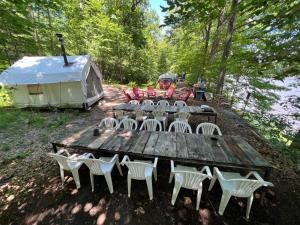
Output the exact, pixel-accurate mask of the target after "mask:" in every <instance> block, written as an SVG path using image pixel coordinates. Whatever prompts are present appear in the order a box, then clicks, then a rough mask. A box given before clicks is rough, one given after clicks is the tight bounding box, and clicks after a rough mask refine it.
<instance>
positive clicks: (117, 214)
mask: <svg viewBox="0 0 300 225" xmlns="http://www.w3.org/2000/svg"><path fill="white" fill-rule="evenodd" d="M114 218H115V220H116V221H119V220H120V219H121V214H120V213H119V212H115V215H114Z"/></svg>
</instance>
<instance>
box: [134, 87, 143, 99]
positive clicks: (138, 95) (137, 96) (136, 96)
mask: <svg viewBox="0 0 300 225" xmlns="http://www.w3.org/2000/svg"><path fill="white" fill-rule="evenodd" d="M132 92H133V95H134V97H133V99H135V100H138V101H143V99H144V93H143V92H142V91H141V90H140V89H138V88H137V87H134V88H132Z"/></svg>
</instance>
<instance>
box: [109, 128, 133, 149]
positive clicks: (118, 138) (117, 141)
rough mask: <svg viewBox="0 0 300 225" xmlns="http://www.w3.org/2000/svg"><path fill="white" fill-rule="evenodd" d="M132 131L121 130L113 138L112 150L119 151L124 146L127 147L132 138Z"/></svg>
mask: <svg viewBox="0 0 300 225" xmlns="http://www.w3.org/2000/svg"><path fill="white" fill-rule="evenodd" d="M130 134H131V131H130V130H119V131H118V133H116V135H115V136H114V138H113V141H112V142H111V143H110V144H111V145H110V147H109V149H110V150H113V151H119V150H120V149H121V148H122V147H123V146H125V145H126V144H127V142H128V140H129V138H130Z"/></svg>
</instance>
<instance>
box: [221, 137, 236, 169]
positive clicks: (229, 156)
mask: <svg viewBox="0 0 300 225" xmlns="http://www.w3.org/2000/svg"><path fill="white" fill-rule="evenodd" d="M218 143H219V144H220V146H221V148H222V149H223V151H224V153H225V154H226V156H227V161H228V162H229V163H237V164H241V161H240V160H239V159H238V158H237V157H236V156H235V154H233V152H232V151H231V149H230V148H229V146H228V145H227V143H226V142H225V140H224V138H223V137H220V136H218Z"/></svg>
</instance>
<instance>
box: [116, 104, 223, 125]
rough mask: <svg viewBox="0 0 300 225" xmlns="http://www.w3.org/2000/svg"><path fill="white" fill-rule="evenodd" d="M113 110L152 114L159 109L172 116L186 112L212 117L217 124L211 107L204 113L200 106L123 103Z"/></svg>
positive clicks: (216, 114)
mask: <svg viewBox="0 0 300 225" xmlns="http://www.w3.org/2000/svg"><path fill="white" fill-rule="evenodd" d="M113 109H114V110H124V111H135V110H143V111H145V112H153V111H154V110H157V109H160V110H163V111H165V112H167V113H170V114H173V113H176V112H180V111H185V112H188V113H190V114H192V115H202V116H207V117H208V120H209V119H210V117H214V120H215V124H216V123H217V116H218V113H217V112H216V110H215V109H214V108H212V107H210V109H211V111H205V110H204V109H202V108H201V107H200V106H186V107H176V106H173V105H170V106H161V105H135V104H128V103H123V104H120V105H117V106H115V107H114V108H113Z"/></svg>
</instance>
